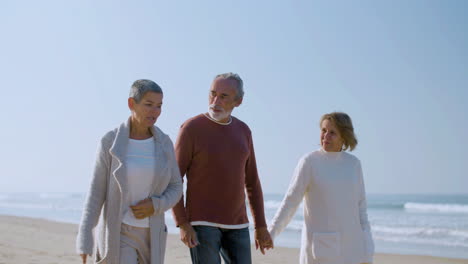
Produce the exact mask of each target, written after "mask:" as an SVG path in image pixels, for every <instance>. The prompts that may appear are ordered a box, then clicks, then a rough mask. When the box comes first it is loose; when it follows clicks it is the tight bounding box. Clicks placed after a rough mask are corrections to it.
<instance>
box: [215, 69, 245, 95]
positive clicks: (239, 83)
mask: <svg viewBox="0 0 468 264" xmlns="http://www.w3.org/2000/svg"><path fill="white" fill-rule="evenodd" d="M218 78H219V79H224V80H235V81H236V82H237V87H236V89H237V96H236V98H237V99H240V98H244V81H242V79H241V77H240V76H239V74H237V73H232V72H227V73H222V74H218V75H216V77H215V78H214V79H215V80H216V79H218Z"/></svg>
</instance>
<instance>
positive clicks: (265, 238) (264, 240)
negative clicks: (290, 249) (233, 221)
mask: <svg viewBox="0 0 468 264" xmlns="http://www.w3.org/2000/svg"><path fill="white" fill-rule="evenodd" d="M259 247H260V251H261V252H262V254H263V255H265V249H266V250H269V249H272V248H274V244H273V240H272V239H271V236H270V233H269V232H268V230H267V228H266V227H261V228H258V229H255V249H258V248H259Z"/></svg>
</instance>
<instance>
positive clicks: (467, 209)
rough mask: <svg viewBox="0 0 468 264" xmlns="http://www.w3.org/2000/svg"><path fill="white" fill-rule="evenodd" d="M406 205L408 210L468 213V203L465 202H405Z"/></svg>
mask: <svg viewBox="0 0 468 264" xmlns="http://www.w3.org/2000/svg"><path fill="white" fill-rule="evenodd" d="M404 207H405V210H408V211H423V212H439V213H468V205H464V204H430V203H405V206H404Z"/></svg>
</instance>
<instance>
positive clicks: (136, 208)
mask: <svg viewBox="0 0 468 264" xmlns="http://www.w3.org/2000/svg"><path fill="white" fill-rule="evenodd" d="M130 209H132V212H133V215H134V216H135V218H136V219H144V218H146V217H149V216H152V215H153V214H154V207H153V200H151V198H146V199H144V200H141V201H139V202H138V203H137V204H135V205H131V206H130Z"/></svg>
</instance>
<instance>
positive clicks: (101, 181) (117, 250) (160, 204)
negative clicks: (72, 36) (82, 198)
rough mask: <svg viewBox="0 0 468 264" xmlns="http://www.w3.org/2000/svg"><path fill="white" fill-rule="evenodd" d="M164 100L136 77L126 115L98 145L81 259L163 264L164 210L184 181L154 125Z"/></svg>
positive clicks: (81, 236) (79, 248)
mask: <svg viewBox="0 0 468 264" xmlns="http://www.w3.org/2000/svg"><path fill="white" fill-rule="evenodd" d="M162 100H163V92H162V90H161V88H160V87H159V86H158V85H157V84H156V83H155V82H153V81H150V80H137V81H135V82H134V83H133V85H132V87H131V90H130V97H129V98H128V107H129V108H130V110H131V115H130V117H129V119H128V120H127V121H126V122H124V123H122V124H121V125H120V126H119V127H117V128H115V129H113V130H111V131H109V132H107V133H106V134H105V135H104V137H103V138H102V139H101V141H100V143H99V146H98V152H97V158H96V163H95V167H94V174H93V177H92V181H91V186H90V189H89V192H88V195H87V198H86V202H85V206H84V210H83V216H82V219H81V224H80V227H79V232H78V236H77V245H76V247H77V251H78V253H79V254H80V256H81V258H82V261H83V263H86V259H87V256H88V255H92V254H94V261H95V263H105V264H133V263H134V264H136V263H139V264H162V263H164V252H165V247H166V238H167V227H166V225H165V222H164V212H165V211H166V210H169V209H170V208H172V207H173V206H174V205H175V204H176V203H177V202H178V201H179V200H180V197H181V195H182V180H181V177H180V172H179V167H178V165H177V161H176V159H175V154H174V148H173V144H172V141H171V139H170V138H169V136H167V135H166V134H164V133H163V132H162V130H161V129H159V128H158V127H157V126H155V125H154V124H155V123H156V121H157V119H158V117H159V115H160V114H161V107H162ZM96 226H97V228H96V230H95V231H94V237H93V230H94V229H95V227H96Z"/></svg>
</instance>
